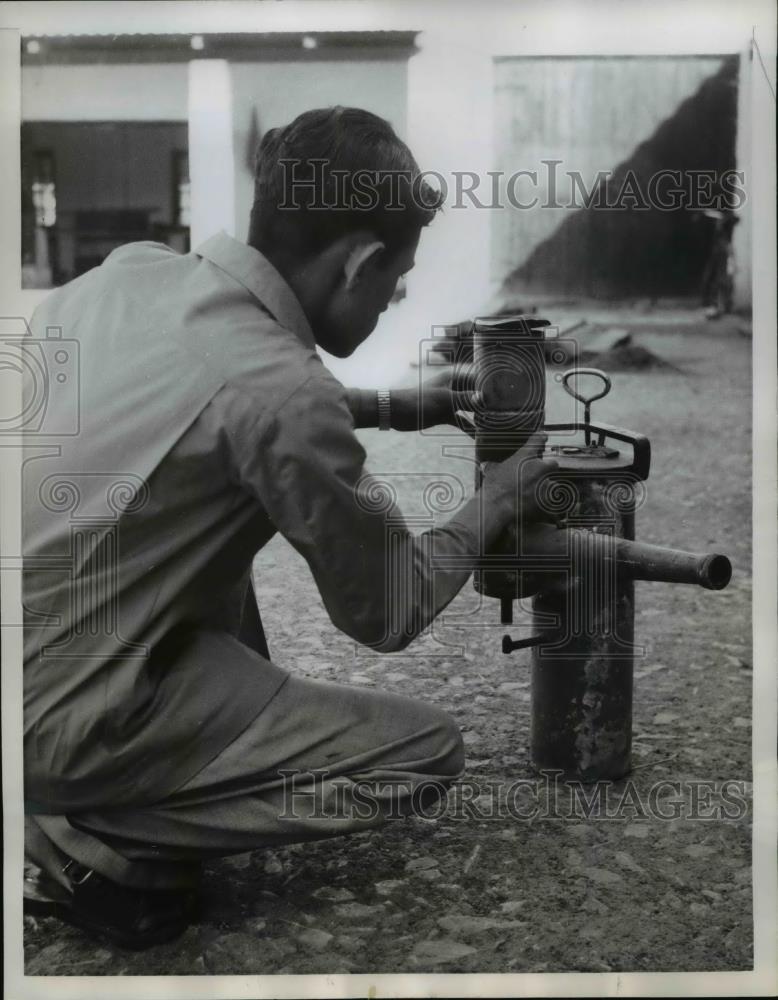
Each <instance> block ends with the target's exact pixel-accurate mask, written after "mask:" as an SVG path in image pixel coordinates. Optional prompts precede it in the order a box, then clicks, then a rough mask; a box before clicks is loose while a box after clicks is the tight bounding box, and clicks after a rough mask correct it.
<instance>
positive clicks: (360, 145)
mask: <svg viewBox="0 0 778 1000" xmlns="http://www.w3.org/2000/svg"><path fill="white" fill-rule="evenodd" d="M442 200H443V199H442V196H441V195H440V193H439V192H438V191H436V190H434V189H433V188H432V187H431V186H430V185H428V184H427V183H426V182H425V181H424V178H423V176H422V174H421V171H420V169H419V166H418V164H417V163H416V160H415V159H414V158H413V155H412V153H411V151H410V150H409V149H408V147H407V146H406V145H405V143H404V142H403V141H402V140H401V139H400V138H399V137H398V136H397V134H396V133H395V131H394V129H393V128H392V126H391V125H390V124H389V122H387V121H385V120H384V119H383V118H379V117H378V115H374V114H371V113H370V112H369V111H363V110H361V109H360V108H344V107H333V108H321V109H318V110H315V111H306V112H304V113H303V114H301V115H299V116H298V117H297V118H295V120H294V121H293V122H292V123H291V124H289V125H286V126H285V127H284V128H274V129H270V131H269V132H267V133H266V134H265V136H264V137H263V139H262V142H261V143H260V145H259V149H258V150H257V158H256V165H255V170H254V205H253V207H252V210H251V223H250V227H249V238H248V242H249V245H250V246H253V247H255V248H256V249H257V250H260V251H262V252H272V251H273V250H281V249H286V250H290V251H292V252H293V253H295V254H299V255H300V256H302V257H305V256H308V255H310V254H315V253H317V252H319V251H320V250H322V249H324V248H325V247H327V246H329V244H331V243H333V242H334V241H335V240H337V239H340V238H341V237H343V236H346V235H348V234H349V233H351V232H356V231H357V230H360V229H366V230H369V231H370V232H372V233H373V234H374V235H375V236H376V238H377V239H379V240H381V242H382V243H384V244H385V245H386V248H387V252H388V253H389V254H390V255H392V254H394V253H395V252H397V251H398V250H400V249H402V248H403V247H404V246H407V245H408V244H409V243H410V242H411V241H412V240H413V239H414V238H415V236H416V234H417V232H418V231H419V230H420V229H421V228H422V227H423V226H426V225H428V223H429V222H431V221H432V219H433V218H434V216H435V213H436V212H437V211H438V209H439V208H440V206H441V203H442Z"/></svg>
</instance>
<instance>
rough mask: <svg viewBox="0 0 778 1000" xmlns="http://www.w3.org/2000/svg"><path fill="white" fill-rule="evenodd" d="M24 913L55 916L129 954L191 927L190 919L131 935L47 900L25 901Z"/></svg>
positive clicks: (32, 915) (162, 942)
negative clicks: (125, 950)
mask: <svg viewBox="0 0 778 1000" xmlns="http://www.w3.org/2000/svg"><path fill="white" fill-rule="evenodd" d="M24 913H25V915H29V916H31V917H55V918H56V919H57V920H61V921H62V922H63V923H65V924H70V926H71V927H77V928H78V929H79V930H82V931H87V932H88V933H89V934H92V935H94V936H95V937H98V938H102V939H103V940H106V941H108V942H110V943H111V944H114V945H117V946H118V947H120V948H125V949H127V950H128V951H145V950H146V949H147V948H152V947H154V945H157V944H166V943H167V942H168V941H173V940H174V939H175V938H177V937H178V936H179V935H181V934H183V932H184V931H185V930H186V928H187V927H188V926H189V921H188V920H178V921H175V922H174V923H170V924H166V925H163V926H162V927H155V928H154V929H153V930H151V931H145V932H141V933H138V934H130V933H126V932H124V931H120V930H116V929H115V928H112V927H110V926H106V924H104V923H96V922H95V921H93V920H90V919H89V918H88V917H86V916H84V914H82V913H79V912H78V911H77V910H75V909H74V908H73V907H72V906H71V905H70V904H68V903H63V902H58V901H55V900H43V899H30V898H25V900H24Z"/></svg>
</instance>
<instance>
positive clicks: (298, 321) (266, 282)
mask: <svg viewBox="0 0 778 1000" xmlns="http://www.w3.org/2000/svg"><path fill="white" fill-rule="evenodd" d="M195 253H196V254H198V256H200V257H205V258H206V259H207V260H210V261H211V263H212V264H215V265H216V266H217V267H220V268H221V269H222V271H225V272H226V273H227V274H229V275H230V277H231V278H234V279H235V281H239V282H240V283H241V285H243V287H244V288H247V289H248V290H249V291H250V292H251V294H252V295H253V296H254V297H255V298H257V299H258V300H259V301H260V302H261V303H262V305H263V306H264V307H265V308H266V309H267V310H268V312H270V313H271V314H272V316H273V317H274V318H275V319H276V320H277V321H278V322H279V323H280V324H281V326H284V327H286V328H287V329H288V330H291V331H292V332H293V333H295V334H296V335H297V336H298V337H299V338H300V340H302V342H303V343H304V344H305V345H306V347H310V348H311V349H312V350H313V349H314V348H315V347H316V341H315V340H314V336H313V331H312V330H311V326H310V324H309V322H308V319H307V317H306V315H305V313H304V312H303V307H302V306H301V305H300V302H299V299H298V298H297V296H296V295H295V294H294V292H293V291H292V289H291V288H290V287H289V285H287V283H286V282H285V281H284V279H283V278H282V277H281V275H280V274H279V273H278V271H277V270H276V269H275V267H273V265H272V264H271V263H270V261H269V260H268V259H267V257H265V256H264V255H263V254H261V253H260V252H259V250H255V249H254V248H253V247H250V246H247V245H246V244H245V243H241V242H240V241H239V240H236V239H234V238H233V237H232V236H228V235H227V233H225V232H220V233H216V235H215V236H211V237H209V238H208V239H207V240H206V241H205V242H204V243H202V244H201V245H200V246H199V247H197V249H196V250H195Z"/></svg>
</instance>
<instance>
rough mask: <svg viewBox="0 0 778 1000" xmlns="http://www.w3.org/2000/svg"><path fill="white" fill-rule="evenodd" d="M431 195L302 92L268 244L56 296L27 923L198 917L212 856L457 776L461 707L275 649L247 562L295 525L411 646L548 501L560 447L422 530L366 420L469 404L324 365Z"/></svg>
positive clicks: (412, 234) (32, 662)
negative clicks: (546, 478)
mask: <svg viewBox="0 0 778 1000" xmlns="http://www.w3.org/2000/svg"><path fill="white" fill-rule="evenodd" d="M320 161H324V162H325V164H326V167H327V169H325V170H322V169H321V166H320ZM360 172H361V173H360ZM398 176H399V177H401V179H402V178H404V180H405V183H400V184H399V185H398V183H397V177H398ZM366 178H367V181H368V188H369V190H368V195H367V198H366V197H365V191H366V186H365V185H366ZM357 180H359V182H360V187H359V192H361V199H362V200H361V201H360V200H358V198H357V195H358V193H359V192H357ZM385 180H386V181H387V183H384V181H385ZM370 184H372V188H370ZM398 199H399V201H398ZM322 204H325V205H330V206H332V205H335V207H334V208H332V207H331V208H328V209H326V210H321V205H322ZM317 206H318V207H317ZM390 206H391V207H390ZM438 207H439V200H438V199H437V198H436V196H435V194H434V192H432V191H430V190H429V189H428V188H426V187H425V185H424V184H423V183H422V181H421V178H420V173H419V168H418V166H417V164H416V163H415V161H414V159H413V157H412V155H411V153H410V151H409V150H408V148H407V147H406V146H405V145H404V143H402V142H401V141H400V140H399V139H398V137H397V136H396V135H395V133H394V132H393V131H392V129H391V127H390V126H389V125H388V124H387V123H386V122H385V121H383V120H382V119H380V118H377V117H375V116H374V115H372V114H369V113H367V112H365V111H360V110H356V109H350V108H332V109H326V110H320V111H310V112H307V113H305V114H303V115H301V116H300V117H299V118H297V119H296V120H295V121H293V122H292V123H291V124H290V125H288V126H287V127H285V128H281V129H273V130H272V131H271V132H269V133H268V134H267V135H266V136H265V137H264V139H263V141H262V144H261V146H260V149H259V153H258V157H257V167H256V177H255V201H254V206H253V210H252V215H251V223H250V231H249V239H248V245H245V244H243V243H240V242H238V241H236V240H234V239H232V238H230V237H229V236H226V235H224V234H221V235H216V236H214V237H212V238H211V239H209V240H207V241H206V242H205V243H204V244H203V245H202V246H200V247H198V248H197V249H196V250H194V251H193V252H192V253H189V254H186V255H185V256H180V255H178V254H176V253H174V252H172V251H171V250H169V249H168V248H166V247H164V246H162V245H159V244H155V243H136V244H130V245H128V246H124V247H121V248H120V249H118V250H115V251H114V252H113V253H112V254H111V255H110V256H109V257H108V258H107V259H106V261H105V262H104V263H103V264H102V265H101V266H100V267H98V268H95V269H94V270H92V271H90V272H88V273H87V274H85V275H83V276H82V277H80V278H78V279H76V280H74V281H72V282H70V284H68V285H66V286H65V287H63V288H61V289H59V290H57V291H54V292H53V293H52V294H51V295H49V296H48V297H47V299H46V300H45V301H44V303H43V304H42V305H41V306H40V308H39V309H38V310H37V311H36V313H35V315H34V317H33V321H32V327H33V333H34V335H35V336H36V337H39V338H41V339H43V338H45V337H47V336H49V337H51V336H52V335H54V336H59V335H61V337H62V338H63V343H64V341H65V340H67V339H71V340H73V339H74V340H76V341H77V342H78V348H79V351H80V380H76V379H70V381H67V380H66V381H65V382H64V383H62V384H58V385H57V386H56V387H53V388H52V390H51V391H50V393H49V399H48V405H49V407H50V410H51V412H48V413H47V421H50V426H53V427H56V426H57V421H61V422H62V424H63V426H64V424H66V423H67V422H68V421H69V420H70V418H71V417H72V414H73V412H74V411H75V410H78V413H79V420H80V422H79V427H78V433H76V434H73V435H70V436H63V437H61V438H59V439H58V441H59V444H58V445H57V446H56V447H53V448H51V449H47V450H44V451H43V452H34V451H33V452H31V453H30V455H29V456H28V460H27V461H26V463H25V471H24V484H25V503H24V536H25V557H26V563H25V592H24V601H25V612H26V632H25V666H24V671H25V706H24V707H25V804H26V814H27V815H26V851H27V855H28V857H29V858H30V859H31V860H32V861H33V862H34V863H35V865H36V866H37V867H38V868H39V869H40V870H41V876H40V878H39V879H38V881H37V882H30V883H28V885H27V888H26V897H27V898H26V900H25V904H26V908H27V910H28V912H35V913H38V914H41V913H43V914H54V915H56V916H58V917H60V918H61V919H63V920H65V921H68V922H70V923H72V924H75V925H77V926H79V927H82V928H85V929H87V930H89V931H92V932H94V933H97V934H101V935H103V936H106V937H107V938H109V939H110V940H112V941H113V942H115V943H118V944H120V945H124V946H127V947H133V948H141V947H145V946H147V945H150V944H154V943H157V942H160V941H163V940H166V939H169V938H171V937H173V936H175V935H176V934H178V933H180V932H181V931H182V930H183V929H184V928H185V927H186V926H187V924H188V923H189V922H190V921H191V920H192V918H193V916H194V913H195V905H196V900H197V884H198V876H199V872H200V866H201V863H202V861H203V860H204V859H206V858H209V857H214V856H219V855H227V854H230V853H237V852H242V851H246V850H249V849H252V848H260V847H263V846H267V845H271V844H281V843H288V842H292V841H303V840H307V839H313V838H319V837H326V836H332V835H335V834H342V833H347V832H351V831H355V830H360V829H365V828H367V827H369V826H375V825H377V824H378V823H380V822H381V821H382V820H383V819H384V818H386V816H388V815H397V814H398V812H399V813H407V812H408V811H410V810H411V809H413V808H415V807H416V806H417V805H418V804H419V803H418V802H416V801H415V799H416V798H418V794H420V790H421V789H426V793H427V794H429V790H430V789H435V788H439V789H442V788H444V787H445V786H446V785H447V784H449V783H450V782H451V781H452V780H453V779H454V778H455V777H457V775H459V774H460V772H461V770H462V767H463V752H462V741H461V738H460V734H459V732H458V729H457V727H456V725H455V724H454V722H453V721H452V720H451V719H450V718H449V717H448V716H447V715H446V714H444V713H443V712H442V711H440V710H439V709H437V708H434V707H431V706H429V705H425V704H421V703H418V702H415V701H412V700H410V699H407V698H404V697H400V696H399V695H395V694H387V693H384V692H381V691H376V690H365V689H362V688H359V689H357V688H352V687H346V686H342V685H337V684H328V683H322V682H319V681H315V680H310V679H307V678H305V677H301V676H297V675H295V674H289V673H287V672H286V671H285V670H282V669H281V668H280V667H279V666H277V665H276V664H274V663H273V662H272V660H271V659H270V658H269V655H268V650H267V647H266V645H265V641H264V635H263V632H262V626H261V622H260V618H259V613H258V609H257V606H256V602H255V599H254V593H253V589H252V586H251V578H250V574H251V564H252V559H253V557H254V555H255V554H256V553H257V551H258V550H260V549H261V548H262V547H263V546H264V545H265V544H266V543H267V542H268V541H269V540H270V538H271V537H272V536H273V535H274V534H275V532H277V531H278V532H280V533H281V534H282V535H283V536H284V537H285V538H286V539H287V540H288V541H289V542H290V543H291V544H292V545H293V546H294V547H295V549H297V551H298V552H300V553H301V554H302V555H303V556H304V558H305V560H306V561H307V563H308V565H309V567H310V569H311V572H312V574H313V576H314V579H315V581H316V584H317V586H318V589H319V591H320V593H321V596H322V599H323V601H324V604H325V606H326V608H327V611H328V613H329V615H330V617H331V619H332V621H333V623H334V624H335V625H336V626H337V628H339V629H341V630H342V631H343V632H345V633H346V634H347V635H349V636H351V637H352V638H353V639H355V640H356V641H358V642H360V643H363V644H365V645H368V646H370V647H372V648H373V649H376V650H378V651H384V652H391V651H393V650H398V649H401V648H403V647H404V646H405V645H406V644H407V643H408V642H410V641H411V640H412V639H413V638H414V637H415V636H416V635H418V634H419V633H420V632H421V631H422V630H423V629H424V628H425V627H426V626H427V625H428V624H429V623H430V622H431V621H432V620H433V619H434V618H435V616H436V615H438V614H439V612H440V611H441V610H442V609H443V608H444V607H445V606H446V605H447V604H448V603H449V602H450V601H451V600H452V598H453V597H454V596H455V595H456V594H457V593H458V591H459V590H460V589H461V588H462V586H463V585H464V583H465V582H466V580H467V579H468V576H469V574H470V572H471V570H472V567H473V565H474V563H475V561H476V559H477V557H478V556H479V554H480V553H481V552H482V551H484V549H485V547H488V546H489V545H490V544H491V543H492V542H493V541H494V540H495V539H496V537H497V535H498V534H499V533H500V532H501V530H502V529H503V528H504V527H505V525H506V524H507V522H508V521H509V520H510V519H512V518H514V517H515V515H516V511H517V508H518V510H519V512H520V513H521V516H522V517H523V518H525V519H526V518H532V517H537V516H538V511H537V507H536V505H535V503H534V492H533V490H534V486H535V484H536V482H537V479H538V478H539V477H541V476H543V475H545V474H546V473H547V471H548V470H549V468H552V467H553V465H552V464H551V463H546V462H543V461H541V460H539V459H530V460H527V461H525V462H524V469H523V475H522V492H523V495H522V496H518V497H517V495H516V490H517V486H516V483H517V463H518V462H519V461H521V460H524V459H527V452H526V451H525V452H524V453H519V454H518V455H517V456H514V458H513V459H510V460H508V461H506V462H504V463H502V464H501V465H495V466H494V467H493V468H492V469H491V472H490V474H489V475H488V476H487V478H486V480H485V483H484V485H483V487H482V489H481V491H480V493H479V494H478V495H477V496H475V497H473V498H472V499H470V500H469V501H468V502H466V503H465V504H464V505H463V506H462V507H461V508H460V509H459V510H458V511H457V512H456V513H455V514H454V515H453V516H452V517H451V519H450V520H449V521H448V522H447V523H445V524H444V525H442V526H441V527H437V528H435V529H433V530H431V531H430V532H428V533H427V536H426V537H424V536H421V537H415V536H414V535H412V534H411V533H410V531H408V530H403V528H402V524H403V522H402V519H401V517H400V515H399V512H398V511H397V510H390V511H389V512H388V513H387V512H386V511H376V510H375V505H372V506H371V504H370V503H369V502H367V501H366V497H369V491H370V480H369V477H366V474H365V471H364V467H363V463H364V459H365V453H364V451H363V448H362V446H361V445H360V443H359V441H358V440H357V437H356V436H355V434H354V428H355V426H367V425H373V426H376V425H378V424H379V423H380V424H382V425H384V426H387V425H391V426H394V427H396V428H397V429H407V430H411V429H418V428H419V427H420V426H429V425H434V424H440V423H445V422H450V421H451V420H452V419H453V413H454V409H455V402H456V400H455V395H454V393H453V391H452V390H451V388H450V387H448V386H443V387H441V386H438V387H437V388H436V389H435V391H432V392H425V393H424V394H423V395H422V400H423V406H421V405H420V400H419V398H418V394H417V393H414V392H413V391H402V392H396V393H395V392H393V393H392V394H391V395H390V396H387V394H384V393H380V394H376V393H374V392H366V391H363V392H360V391H352V390H347V389H344V387H343V386H342V385H341V384H340V383H339V382H338V381H337V380H336V379H335V378H334V377H333V376H332V375H331V374H330V373H329V372H328V371H327V369H326V368H325V367H324V366H323V364H322V362H321V360H320V358H319V356H318V354H317V347H321V348H323V349H325V350H326V351H329V352H330V353H331V354H333V355H335V356H338V357H346V356H348V355H350V354H351V353H352V352H353V351H354V350H355V348H356V347H357V346H358V345H359V344H361V343H362V341H364V340H365V338H367V337H368V336H369V335H370V333H371V332H372V331H373V329H374V328H375V326H376V323H377V322H378V318H379V316H380V314H381V313H382V312H383V311H384V310H385V309H386V307H387V305H388V304H389V302H390V300H391V298H392V295H393V293H394V292H395V288H396V286H397V284H398V282H399V281H400V280H401V278H402V276H403V275H404V274H405V273H406V272H407V271H409V270H410V268H412V267H413V263H414V254H415V251H416V246H417V244H418V241H419V237H420V234H421V231H422V229H423V228H424V227H425V226H426V225H427V224H428V223H429V222H430V221H431V220H432V219H433V217H434V215H435V212H436V210H437V208H438ZM55 388H56V391H54V389H55ZM387 517H391V518H392V547H391V551H389V550H388V549H387V547H386V545H385V535H386V519H387ZM441 556H443V557H450V556H457V557H459V559H458V560H456V563H457V565H458V566H460V567H461V568H459V569H456V570H453V569H448V570H446V571H445V572H440V571H435V572H434V573H433V568H434V567H433V564H432V563H433V561H434V560H435V559H437V558H438V557H441ZM449 565H451V563H450V561H449ZM296 613H297V610H296V609H293V608H291V607H290V614H296ZM290 775H291V776H292V780H293V785H294V797H295V799H297V800H299V798H300V795H301V794H303V793H306V792H307V793H309V794H310V795H311V796H313V797H314V798H315V799H316V802H317V808H316V809H315V810H312V811H311V810H300V811H299V812H298V811H295V810H292V811H291V812H290V809H289V800H288V792H289V780H290ZM366 787H367V788H371V787H372V788H374V789H375V802H376V809H375V810H373V811H372V812H370V811H368V812H367V813H366V811H365V809H364V808H353V809H350V808H349V796H350V795H354V794H356V790H357V789H359V794H360V795H364V789H365V788H366ZM335 801H337V806H336V807H334V803H335ZM311 816H313V817H314V818H311Z"/></svg>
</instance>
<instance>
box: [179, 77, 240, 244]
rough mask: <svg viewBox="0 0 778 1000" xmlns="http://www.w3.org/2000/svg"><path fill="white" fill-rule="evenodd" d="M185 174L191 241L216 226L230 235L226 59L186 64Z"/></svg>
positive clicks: (232, 167) (229, 122)
mask: <svg viewBox="0 0 778 1000" xmlns="http://www.w3.org/2000/svg"><path fill="white" fill-rule="evenodd" d="M189 177H190V180H191V184H192V208H191V240H192V246H193V247H196V246H197V245H198V244H199V243H202V241H203V240H204V239H207V238H208V237H209V236H212V235H213V234H214V233H216V232H218V231H219V230H220V229H224V230H225V231H226V232H228V233H229V234H230V235H231V236H234V235H235V155H234V152H233V146H232V80H231V77H230V65H229V63H228V62H227V61H226V60H225V59H193V60H192V62H190V63H189Z"/></svg>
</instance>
